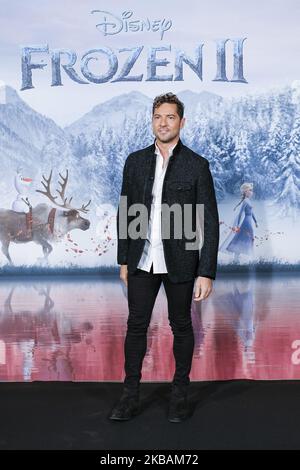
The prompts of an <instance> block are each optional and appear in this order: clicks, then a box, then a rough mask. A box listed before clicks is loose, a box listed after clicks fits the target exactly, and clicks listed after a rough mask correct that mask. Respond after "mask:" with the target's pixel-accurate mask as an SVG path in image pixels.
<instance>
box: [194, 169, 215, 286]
mask: <svg viewBox="0 0 300 470" xmlns="http://www.w3.org/2000/svg"><path fill="white" fill-rule="evenodd" d="M197 204H204V223H203V230H204V233H203V245H202V248H201V250H200V253H199V264H198V269H197V275H198V276H203V277H208V278H210V279H215V277H216V270H217V257H218V247H219V228H220V227H219V214H218V208H217V201H216V195H215V188H214V183H213V178H212V175H211V172H210V169H209V162H208V161H207V160H206V161H205V164H204V167H203V169H202V170H201V174H200V175H199V177H198V180H197Z"/></svg>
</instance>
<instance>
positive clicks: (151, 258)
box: [137, 142, 176, 274]
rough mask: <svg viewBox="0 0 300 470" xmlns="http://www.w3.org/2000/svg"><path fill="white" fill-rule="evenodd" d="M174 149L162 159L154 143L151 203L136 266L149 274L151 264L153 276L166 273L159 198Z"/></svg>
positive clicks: (170, 149) (171, 148)
mask: <svg viewBox="0 0 300 470" xmlns="http://www.w3.org/2000/svg"><path fill="white" fill-rule="evenodd" d="M174 147H176V144H175V145H174V146H173V147H170V148H169V156H168V157H167V158H166V159H164V157H163V156H162V154H161V153H160V150H159V147H158V146H157V144H156V142H155V153H156V167H155V178H154V182H153V188H152V196H153V197H152V203H151V211H150V218H149V225H148V233H147V240H146V241H145V246H144V251H143V253H142V256H141V259H140V262H139V264H138V266H137V267H138V268H139V269H142V270H143V271H148V272H150V269H151V265H152V263H153V273H155V274H158V273H161V274H162V273H167V272H168V271H167V266H166V262H165V256H164V249H163V244H162V237H161V196H162V187H163V182H164V177H165V173H166V169H167V166H168V163H169V159H170V156H171V155H172V153H173V149H174Z"/></svg>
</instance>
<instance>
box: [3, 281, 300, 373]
mask: <svg viewBox="0 0 300 470" xmlns="http://www.w3.org/2000/svg"><path fill="white" fill-rule="evenodd" d="M299 297H300V279H299V276H297V275H295V274H277V275H274V274H273V276H270V275H269V276H267V275H260V274H255V275H241V274H239V275H230V276H229V275H225V274H224V275H219V276H218V278H217V280H216V281H215V283H214V291H213V293H212V294H211V296H210V297H209V299H207V300H205V301H203V302H202V303H199V302H193V304H192V320H193V326H194V335H195V350H194V359H193V367H192V372H191V380H197V381H198V380H227V379H235V378H246V379H299V378H300V312H299V305H300V298H299ZM127 316H128V310H127V299H126V290H125V289H124V287H123V285H122V283H121V281H120V280H119V278H118V277H113V276H106V277H99V276H98V277H96V276H95V277H92V276H91V277H89V276H85V277H84V276H82V277H76V278H61V279H55V280H54V279H53V278H47V279H45V278H44V277H43V278H42V279H41V278H28V277H27V278H26V279H20V278H14V279H9V278H7V279H4V278H2V279H1V283H0V380H1V381H30V380H64V381H66V380H75V381H77V380H78V381H79V380H86V381H122V380H123V378H124V376H123V362H124V355H123V343H124V337H125V333H126V322H127ZM172 343H173V337H172V333H171V329H170V326H169V323H168V315H167V302H166V296H165V292H164V289H163V287H161V290H160V292H159V295H158V297H157V300H156V304H155V307H154V311H153V315H152V319H151V324H150V327H149V331H148V348H147V353H146V356H145V359H144V363H143V378H142V380H143V381H145V382H146V381H170V380H172V377H173V373H174V366H175V365H174V359H173V353H172Z"/></svg>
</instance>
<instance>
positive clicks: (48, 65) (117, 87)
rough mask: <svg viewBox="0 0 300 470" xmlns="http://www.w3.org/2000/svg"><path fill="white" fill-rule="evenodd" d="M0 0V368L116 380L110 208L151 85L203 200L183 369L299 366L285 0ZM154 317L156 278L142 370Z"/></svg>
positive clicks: (291, 57) (156, 361)
mask: <svg viewBox="0 0 300 470" xmlns="http://www.w3.org/2000/svg"><path fill="white" fill-rule="evenodd" d="M0 7H1V15H0V26H1V27H0V31H1V33H0V34H1V42H0V71H1V73H0V161H1V166H0V172H1V178H0V280H1V282H0V380H2V381H27V380H101V381H121V380H123V360H124V357H123V340H124V336H125V332H126V321H127V315H128V310H127V299H126V295H127V292H126V289H125V287H124V285H122V283H121V281H120V279H119V266H118V265H117V264H116V247H117V243H116V210H117V205H118V201H119V195H120V189H121V181H122V172H123V166H124V162H125V159H126V157H127V156H128V154H129V153H131V152H132V151H134V150H137V149H141V148H143V147H146V146H148V145H150V144H152V143H153V141H154V136H153V133H152V128H151V114H152V102H153V98H154V97H155V96H157V95H159V94H161V93H165V92H168V91H172V92H173V93H176V94H177V95H178V97H179V98H180V99H181V100H182V101H183V103H184V105H185V116H186V125H185V127H184V129H183V131H182V133H181V139H182V141H183V142H184V143H185V144H186V145H187V146H189V147H190V148H192V149H193V150H194V151H196V152H197V153H199V154H201V155H202V156H204V157H205V158H207V159H208V160H209V162H210V168H211V171H212V174H213V177H214V184H215V190H216V195H217V200H218V207H219V215H220V246H219V254H218V273H217V278H216V281H215V282H214V291H213V293H212V295H211V296H210V297H209V298H208V299H207V300H205V301H203V302H202V303H200V304H199V303H196V302H195V303H194V302H193V304H192V319H193V326H194V334H195V351H194V360H193V368H192V373H191V379H192V380H226V379H234V378H251V379H294V378H299V377H300V318H299V317H300V312H299V304H300V296H299V292H300V281H299V267H300V264H299V263H300V248H299V234H300V230H299V228H300V222H299V214H300V210H299V209H300V196H299V187H300V65H299V60H298V55H299V46H300V37H299V28H298V24H299V20H300V4H299V2H298V1H297V0H272V1H271V0H260V1H258V0H253V1H252V2H239V1H237V0H228V1H226V2H223V1H221V0H212V1H210V2H207V1H204V2H196V3H195V2H193V1H192V0H187V1H186V2H184V4H183V3H182V2H176V1H170V0H163V1H159V2H158V1H157V0H153V1H152V2H150V3H149V4H148V3H144V4H141V2H138V1H136V0H133V1H132V0H130V1H128V2H127V3H126V2H125V3H124V2H119V1H116V0H113V1H111V2H108V3H105V2H104V3H103V2H102V3H99V2H96V1H95V0H86V1H81V0H75V1H74V0H73V1H71V0H66V1H65V2H63V3H62V2H59V1H58V0H53V1H50V0H44V1H42V2H40V1H37V0H28V1H27V2H22V1H19V0H15V1H13V2H11V1H8V0H1V3H0ZM167 318H168V316H167V303H166V296H165V293H164V290H163V287H162V288H161V291H160V293H159V296H158V298H157V301H156V304H155V308H154V311H153V316H152V319H151V324H150V328H149V332H148V348H147V353H146V357H145V360H144V364H143V379H142V380H144V381H168V380H171V378H172V375H173V369H174V363H173V356H172V333H171V330H170V326H169V324H168V319H167Z"/></svg>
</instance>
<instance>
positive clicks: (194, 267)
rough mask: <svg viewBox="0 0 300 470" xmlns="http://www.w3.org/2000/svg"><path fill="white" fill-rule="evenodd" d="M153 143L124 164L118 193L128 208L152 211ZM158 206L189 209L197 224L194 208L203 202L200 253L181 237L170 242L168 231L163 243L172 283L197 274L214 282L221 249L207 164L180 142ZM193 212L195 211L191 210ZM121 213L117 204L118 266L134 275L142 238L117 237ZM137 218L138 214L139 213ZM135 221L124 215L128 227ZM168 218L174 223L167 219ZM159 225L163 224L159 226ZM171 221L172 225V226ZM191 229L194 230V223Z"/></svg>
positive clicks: (215, 205) (165, 178) (139, 255)
mask: <svg viewBox="0 0 300 470" xmlns="http://www.w3.org/2000/svg"><path fill="white" fill-rule="evenodd" d="M155 166H156V154H155V141H154V142H153V144H152V145H150V146H149V147H146V148H145V149H142V150H138V151H136V152H133V153H131V154H130V155H129V156H128V157H127V159H126V161H125V165H124V170H123V182H122V189H121V195H122V196H127V205H128V208H129V206H130V205H131V204H134V203H142V204H144V205H145V206H146V207H147V210H148V222H149V217H150V211H151V200H152V187H153V182H154V177H155ZM162 203H167V204H169V205H172V204H174V203H178V204H180V205H183V204H192V205H193V211H194V212H193V223H195V213H196V204H204V243H203V246H202V248H201V250H200V252H199V249H198V250H186V249H185V243H186V242H191V241H192V240H188V239H185V238H184V231H183V237H182V238H181V239H178V238H174V233H173V232H174V231H172V229H171V233H170V239H164V238H163V240H162V242H163V248H164V255H165V261H166V266H167V271H168V274H169V277H170V280H171V281H173V282H183V281H188V280H192V279H193V278H195V277H197V276H204V277H209V278H211V279H215V276H216V268H217V254H218V246H219V215H218V209H217V203H216V197H215V190H214V184H213V179H212V175H211V172H210V169H209V162H208V160H206V159H205V158H204V157H201V156H200V155H198V154H196V153H195V152H193V151H192V150H191V149H189V148H188V147H186V146H185V145H184V144H183V143H182V141H181V140H180V139H179V141H178V143H177V145H176V146H175V147H174V149H173V154H172V155H171V157H170V160H169V163H168V166H167V169H166V173H165V177H164V181H163V188H162ZM194 209H195V210H194ZM121 214H123V211H120V203H119V207H118V213H117V233H118V255H117V256H118V264H127V265H128V271H129V272H130V273H133V272H134V271H135V270H136V268H137V265H138V263H139V261H140V258H141V256H142V253H143V249H144V245H145V239H144V238H143V237H140V238H137V239H133V238H130V237H127V238H126V239H122V238H120V235H119V233H120V230H119V229H120V220H121V219H119V217H120V218H121V216H122V215H121ZM137 215H138V214H137ZM132 219H135V217H133V216H131V217H127V227H128V225H129V223H130V221H131V220H132ZM171 220H172V219H171ZM162 223H163V222H162ZM172 225H173V224H172V223H171V227H172ZM193 228H194V229H195V228H196V226H195V225H193Z"/></svg>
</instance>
